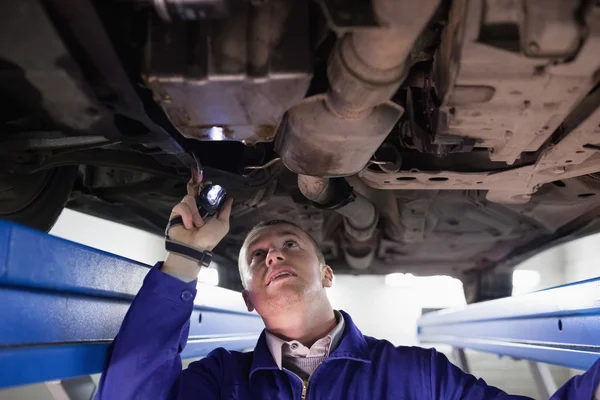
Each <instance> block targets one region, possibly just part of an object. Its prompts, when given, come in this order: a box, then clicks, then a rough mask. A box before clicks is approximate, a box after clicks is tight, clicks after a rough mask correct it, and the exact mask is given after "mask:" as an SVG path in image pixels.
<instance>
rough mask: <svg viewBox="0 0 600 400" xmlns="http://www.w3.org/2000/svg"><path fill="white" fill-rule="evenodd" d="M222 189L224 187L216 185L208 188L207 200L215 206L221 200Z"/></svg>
mask: <svg viewBox="0 0 600 400" xmlns="http://www.w3.org/2000/svg"><path fill="white" fill-rule="evenodd" d="M222 190H223V188H222V187H221V186H219V185H214V186H213V187H211V188H210V189H209V190H208V193H206V200H208V202H209V203H210V204H211V205H213V206H214V205H215V204H216V203H217V201H218V200H219V194H220V193H221V191H222Z"/></svg>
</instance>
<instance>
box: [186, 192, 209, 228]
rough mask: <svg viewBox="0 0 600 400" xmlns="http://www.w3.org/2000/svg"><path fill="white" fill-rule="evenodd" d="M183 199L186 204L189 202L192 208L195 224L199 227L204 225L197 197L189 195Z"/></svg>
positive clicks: (188, 204)
mask: <svg viewBox="0 0 600 400" xmlns="http://www.w3.org/2000/svg"><path fill="white" fill-rule="evenodd" d="M182 201H183V202H184V203H185V204H187V206H188V207H189V209H190V210H191V212H192V221H193V222H194V225H196V226H197V227H198V228H200V227H201V226H204V220H203V219H202V217H201V216H200V213H199V212H198V205H197V204H196V199H195V198H194V197H193V196H190V195H187V196H185V197H184V198H183V200H182Z"/></svg>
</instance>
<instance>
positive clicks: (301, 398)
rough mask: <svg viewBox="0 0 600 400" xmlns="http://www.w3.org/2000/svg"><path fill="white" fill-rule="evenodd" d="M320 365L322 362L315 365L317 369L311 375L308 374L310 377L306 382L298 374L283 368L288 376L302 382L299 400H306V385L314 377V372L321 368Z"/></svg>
mask: <svg viewBox="0 0 600 400" xmlns="http://www.w3.org/2000/svg"><path fill="white" fill-rule="evenodd" d="M321 364H323V362H321V363H320V364H319V365H317V367H316V368H315V370H314V371H313V373H312V374H310V376H309V377H308V379H307V380H304V379H302V378H300V377H299V376H298V374H296V373H294V372H292V371H290V370H289V369H287V368H283V369H284V370H286V371H287V372H289V373H290V374H292V375H294V376H295V377H296V378H298V379H300V381H301V382H302V394H301V395H300V400H306V392H308V384H309V383H310V379H311V378H312V377H313V376H314V375H315V372H317V369H318V368H319V367H320V366H321Z"/></svg>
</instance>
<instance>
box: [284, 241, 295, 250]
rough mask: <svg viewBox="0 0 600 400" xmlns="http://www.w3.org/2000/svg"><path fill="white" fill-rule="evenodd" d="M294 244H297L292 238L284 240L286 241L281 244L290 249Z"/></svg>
mask: <svg viewBox="0 0 600 400" xmlns="http://www.w3.org/2000/svg"><path fill="white" fill-rule="evenodd" d="M296 246H298V244H297V243H296V242H294V241H293V240H286V242H285V243H284V244H283V247H285V248H286V249H291V248H293V247H296Z"/></svg>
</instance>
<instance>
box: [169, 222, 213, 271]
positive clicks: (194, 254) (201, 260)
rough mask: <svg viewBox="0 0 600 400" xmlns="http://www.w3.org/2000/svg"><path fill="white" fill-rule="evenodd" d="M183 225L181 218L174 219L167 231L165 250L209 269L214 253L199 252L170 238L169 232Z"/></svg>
mask: <svg viewBox="0 0 600 400" xmlns="http://www.w3.org/2000/svg"><path fill="white" fill-rule="evenodd" d="M179 225H183V218H181V216H177V217H174V218H173V219H171V220H170V221H169V223H168V224H167V228H166V229H165V249H166V250H167V251H168V252H170V253H176V254H179V255H181V256H183V257H186V258H189V259H192V260H195V261H197V262H198V264H200V266H202V267H208V266H209V265H210V262H211V261H212V257H213V253H212V252H211V251H208V250H198V249H195V248H193V247H190V246H188V245H185V244H183V243H179V242H176V241H174V240H172V239H171V238H170V237H169V230H170V229H171V228H173V227H175V226H179Z"/></svg>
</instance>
